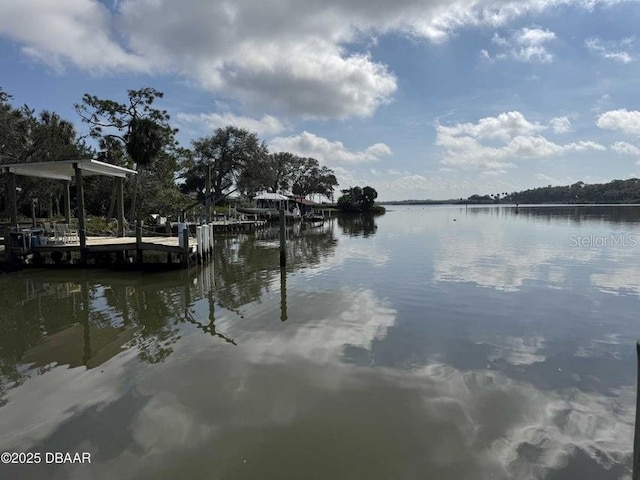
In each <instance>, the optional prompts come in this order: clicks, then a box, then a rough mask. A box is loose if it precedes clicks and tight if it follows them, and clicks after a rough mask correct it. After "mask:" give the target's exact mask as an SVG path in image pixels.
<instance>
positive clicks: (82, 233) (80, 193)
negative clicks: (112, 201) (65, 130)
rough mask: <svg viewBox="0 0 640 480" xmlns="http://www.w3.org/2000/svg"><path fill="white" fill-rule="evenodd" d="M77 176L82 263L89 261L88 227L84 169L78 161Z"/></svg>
mask: <svg viewBox="0 0 640 480" xmlns="http://www.w3.org/2000/svg"><path fill="white" fill-rule="evenodd" d="M73 169H74V172H75V177H76V205H77V207H78V235H79V236H80V263H81V264H82V265H86V263H87V227H86V224H85V213H84V185H83V182H82V169H81V168H80V165H78V164H77V163H74V164H73Z"/></svg>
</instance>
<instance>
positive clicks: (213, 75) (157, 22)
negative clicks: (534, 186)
mask: <svg viewBox="0 0 640 480" xmlns="http://www.w3.org/2000/svg"><path fill="white" fill-rule="evenodd" d="M611 1H614V0H593V1H590V2H587V5H586V7H587V8H591V7H593V6H594V5H596V4H608V3H610V2H611ZM559 3H567V4H575V5H578V6H582V5H583V3H582V2H578V1H577V0H561V1H560V2H549V1H548V0H525V1H509V0H507V1H505V2H495V1H492V0H478V1H474V2H471V1H468V0H457V1H453V2H450V1H448V0H430V1H425V0H400V1H398V2H388V1H387V2H384V1H378V2H374V3H372V2H365V1H346V0H327V1H325V2H320V3H319V2H316V1H315V0H298V1H296V2H291V0H270V1H269V2H256V1H255V0H236V1H234V2H228V1H225V0H211V1H208V2H203V1H201V0H183V1H180V2H174V1H169V0H121V1H118V2H114V3H113V5H112V6H111V8H110V9H108V8H106V7H105V6H104V4H103V3H102V2H99V1H98V0H73V1H71V0H69V1H65V2H51V1H48V0H21V1H14V2H11V1H4V2H2V3H1V4H0V35H2V36H3V37H8V38H9V39H11V40H13V41H14V42H16V43H18V44H19V45H20V46H21V47H22V48H23V51H24V52H25V54H27V55H29V56H30V57H31V58H34V59H37V60H38V61H41V62H44V63H47V64H49V65H53V66H55V67H56V68H64V67H65V66H67V65H73V66H75V67H78V68H80V69H83V70H87V71H90V72H93V73H105V72H115V71H128V72H146V73H150V74H177V75H180V76H182V77H184V78H186V79H187V80H190V81H192V82H195V83H196V84H198V85H199V86H200V87H202V88H204V89H207V90H210V91H212V92H215V93H217V94H219V95H220V94H221V95H224V96H228V97H231V98H234V99H236V100H239V101H240V102H241V103H242V104H243V106H244V107H245V108H247V109H248V110H253V109H256V110H257V109H258V108H261V109H267V111H274V112H276V111H277V112H278V114H280V113H284V114H287V115H293V116H302V117H305V118H348V117H352V116H361V117H366V116H370V115H372V114H373V113H374V112H375V111H376V109H377V108H378V107H379V106H380V105H382V104H385V103H387V102H389V101H391V99H392V97H393V95H394V93H395V91H396V89H397V80H396V77H395V75H394V74H393V73H392V72H391V71H389V69H388V68H387V66H386V65H383V64H381V63H380V62H378V61H376V60H375V59H373V58H372V57H371V55H370V54H368V53H367V52H366V48H365V51H364V53H360V54H354V53H352V52H350V51H349V50H348V48H347V46H349V45H353V44H357V45H361V46H365V47H367V46H368V45H370V43H371V39H372V38H374V39H375V37H376V36H377V35H384V34H389V33H396V34H400V35H405V36H410V37H417V38H422V39H427V40H429V41H432V42H442V41H445V40H446V39H447V38H449V37H450V36H451V35H452V34H454V33H455V32H457V31H459V30H460V29H462V28H465V27H481V26H490V27H494V28H499V27H502V26H505V25H507V24H508V23H509V22H511V21H513V20H515V19H518V18H522V17H525V16H527V15H532V14H536V13H539V12H542V11H543V10H545V9H548V8H553V7H555V6H557V5H558V4H559ZM553 38H554V34H553V32H550V31H548V30H543V29H540V28H525V29H521V30H519V31H517V32H516V33H515V34H514V35H513V36H512V37H511V38H510V42H511V44H512V52H511V54H512V55H513V57H514V58H516V59H518V60H521V61H543V62H544V61H548V60H550V59H551V54H549V53H548V52H547V51H546V49H545V45H546V44H547V43H548V42H549V41H551V40H553ZM367 48H368V47H367Z"/></svg>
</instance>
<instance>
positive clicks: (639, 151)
mask: <svg viewBox="0 0 640 480" xmlns="http://www.w3.org/2000/svg"><path fill="white" fill-rule="evenodd" d="M610 148H611V150H613V151H614V152H616V153H619V154H621V155H634V156H640V148H638V147H636V146H635V145H631V144H630V143H627V142H616V143H614V144H613V145H611V147H610Z"/></svg>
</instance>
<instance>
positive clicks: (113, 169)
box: [0, 159, 138, 180]
mask: <svg viewBox="0 0 640 480" xmlns="http://www.w3.org/2000/svg"><path fill="white" fill-rule="evenodd" d="M75 165H78V167H79V168H80V170H82V176H94V175H103V176H107V177H120V178H124V177H126V176H127V175H135V174H136V173H138V172H136V171H135V170H131V169H129V168H124V167H119V166H117V165H112V164H110V163H105V162H100V161H98V160H93V159H82V160H61V161H59V162H31V163H12V164H8V165H0V170H1V171H2V173H15V174H16V175H22V176H26V177H39V178H51V179H54V180H71V179H72V178H73V177H75V170H74V166H75Z"/></svg>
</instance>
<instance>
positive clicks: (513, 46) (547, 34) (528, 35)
mask: <svg viewBox="0 0 640 480" xmlns="http://www.w3.org/2000/svg"><path fill="white" fill-rule="evenodd" d="M555 38H556V34H555V33H554V32H552V31H550V30H542V29H541V28H521V29H520V30H517V31H516V32H514V33H512V34H511V36H510V37H509V38H505V37H501V36H500V35H498V34H497V33H495V34H494V35H493V38H492V39H491V43H493V44H494V45H496V46H497V47H498V52H497V53H496V54H494V55H493V56H492V55H491V54H490V53H489V52H488V51H487V50H484V49H483V50H481V52H480V55H481V56H482V57H483V58H485V59H488V60H504V59H512V60H516V61H519V62H525V63H529V62H538V63H548V62H551V61H552V60H553V55H552V54H551V53H549V51H548V50H547V48H546V44H547V43H549V42H551V41H552V40H555Z"/></svg>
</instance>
